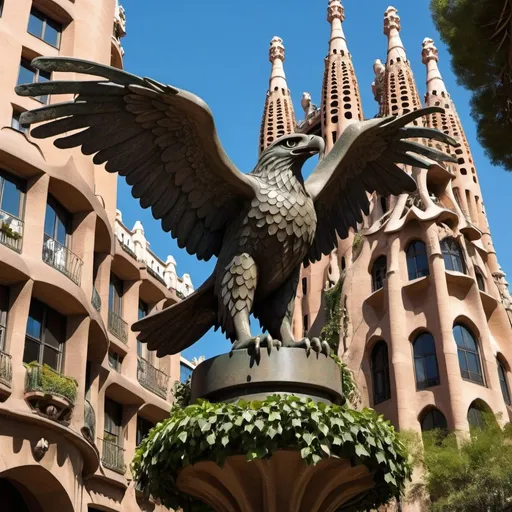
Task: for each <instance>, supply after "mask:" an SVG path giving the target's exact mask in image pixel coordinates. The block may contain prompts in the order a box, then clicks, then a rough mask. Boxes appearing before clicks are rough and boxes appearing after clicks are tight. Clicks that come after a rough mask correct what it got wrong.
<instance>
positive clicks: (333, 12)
mask: <svg viewBox="0 0 512 512" xmlns="http://www.w3.org/2000/svg"><path fill="white" fill-rule="evenodd" d="M335 19H339V20H341V21H345V8H344V7H343V5H342V4H341V0H329V7H327V21H328V22H329V23H332V22H333V20H335Z"/></svg>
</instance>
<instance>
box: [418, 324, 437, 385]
mask: <svg viewBox="0 0 512 512" xmlns="http://www.w3.org/2000/svg"><path fill="white" fill-rule="evenodd" d="M412 349H413V353H414V370H415V372H416V389H425V388H428V387H430V386H437V385H438V384H439V371H438V368H437V357H436V344H435V341H434V338H433V336H432V334H430V333H429V332H424V333H422V334H420V335H419V336H418V337H417V338H416V339H415V340H414V342H413V344H412Z"/></svg>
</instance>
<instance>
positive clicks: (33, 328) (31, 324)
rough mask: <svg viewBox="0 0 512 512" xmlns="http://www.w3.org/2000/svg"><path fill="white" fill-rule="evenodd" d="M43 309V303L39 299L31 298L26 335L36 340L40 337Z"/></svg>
mask: <svg viewBox="0 0 512 512" xmlns="http://www.w3.org/2000/svg"><path fill="white" fill-rule="evenodd" d="M43 310H44V309H43V305H42V304H41V303H40V302H39V301H36V300H33V301H32V303H31V304H30V311H29V315H28V320H27V335H28V336H31V337H32V338H36V339H38V340H40V339H41V338H42V332H41V330H42V326H43Z"/></svg>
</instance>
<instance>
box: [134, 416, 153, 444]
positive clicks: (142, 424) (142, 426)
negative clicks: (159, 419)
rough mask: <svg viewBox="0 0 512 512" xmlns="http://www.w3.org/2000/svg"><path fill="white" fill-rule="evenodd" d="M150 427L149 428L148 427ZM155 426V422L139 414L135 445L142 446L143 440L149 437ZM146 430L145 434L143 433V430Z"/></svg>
mask: <svg viewBox="0 0 512 512" xmlns="http://www.w3.org/2000/svg"><path fill="white" fill-rule="evenodd" d="M148 427H149V428H148ZM152 428H155V425H154V423H152V422H151V421H149V420H147V419H146V418H144V417H142V416H139V415H138V414H137V429H136V431H135V446H140V444H141V443H142V441H143V440H144V439H145V438H146V437H147V435H148V434H149V431H150V430H151V429H152ZM144 431H145V432H146V433H145V435H142V432H144ZM139 437H140V440H139Z"/></svg>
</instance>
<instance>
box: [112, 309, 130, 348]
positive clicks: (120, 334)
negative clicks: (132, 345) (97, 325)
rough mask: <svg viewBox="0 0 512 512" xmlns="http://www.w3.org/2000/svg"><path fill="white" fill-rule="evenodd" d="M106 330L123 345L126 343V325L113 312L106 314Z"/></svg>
mask: <svg viewBox="0 0 512 512" xmlns="http://www.w3.org/2000/svg"><path fill="white" fill-rule="evenodd" d="M108 330H109V331H110V332H111V333H112V334H113V335H114V336H115V337H116V338H117V339H118V340H121V341H122V342H123V343H124V344H126V343H128V324H127V323H126V322H125V321H124V320H123V319H122V318H121V317H120V316H119V315H118V314H117V313H114V312H113V311H109V312H108Z"/></svg>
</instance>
